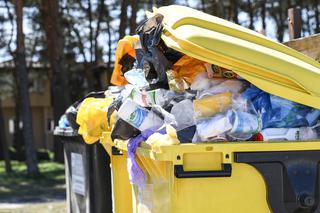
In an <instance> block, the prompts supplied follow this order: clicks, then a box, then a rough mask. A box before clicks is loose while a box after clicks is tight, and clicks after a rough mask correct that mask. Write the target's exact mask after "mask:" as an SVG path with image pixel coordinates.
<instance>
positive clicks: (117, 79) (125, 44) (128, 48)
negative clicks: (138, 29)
mask: <svg viewBox="0 0 320 213" xmlns="http://www.w3.org/2000/svg"><path fill="white" fill-rule="evenodd" d="M137 41H139V36H137V35H135V36H125V37H124V38H123V39H121V40H120V41H119V42H118V47H117V50H116V59H115V64H114V69H113V73H112V77H111V83H112V84H113V85H116V86H124V85H126V84H127V83H128V82H127V80H126V79H125V77H124V76H123V73H122V71H121V68H122V65H121V64H120V63H119V62H120V60H121V58H122V57H123V56H124V55H125V54H129V55H130V56H132V57H134V58H135V57H136V53H135V50H134V43H135V42H137Z"/></svg>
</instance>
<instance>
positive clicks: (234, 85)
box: [197, 80, 246, 99]
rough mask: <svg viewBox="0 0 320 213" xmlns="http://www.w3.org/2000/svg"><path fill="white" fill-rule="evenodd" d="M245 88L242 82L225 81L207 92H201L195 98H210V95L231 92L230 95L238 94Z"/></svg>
mask: <svg viewBox="0 0 320 213" xmlns="http://www.w3.org/2000/svg"><path fill="white" fill-rule="evenodd" d="M214 81H216V80H214ZM218 81H220V82H221V80H218ZM245 86H246V85H245V84H244V82H243V81H240V80H225V81H223V82H221V83H220V84H216V85H214V86H212V87H211V88H209V89H207V90H204V91H201V92H200V93H199V94H198V95H197V98H198V99H200V98H203V97H206V96H211V95H215V94H218V93H224V92H231V93H232V94H240V93H241V92H242V91H243V90H244V89H245Z"/></svg>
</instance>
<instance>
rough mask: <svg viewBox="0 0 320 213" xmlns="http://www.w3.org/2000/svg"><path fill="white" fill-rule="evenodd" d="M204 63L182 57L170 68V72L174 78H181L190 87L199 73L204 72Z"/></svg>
mask: <svg viewBox="0 0 320 213" xmlns="http://www.w3.org/2000/svg"><path fill="white" fill-rule="evenodd" d="M205 63H206V62H203V61H200V60H198V59H195V58H191V57H190V56H187V55H184V56H183V57H182V58H180V59H179V60H178V61H177V62H176V63H175V64H174V65H173V66H172V70H173V71H174V75H175V78H182V79H184V80H185V81H186V82H187V83H188V84H189V85H191V83H192V81H193V80H194V79H195V77H196V76H197V75H198V74H199V73H201V72H204V71H206V68H205V66H204V64H205Z"/></svg>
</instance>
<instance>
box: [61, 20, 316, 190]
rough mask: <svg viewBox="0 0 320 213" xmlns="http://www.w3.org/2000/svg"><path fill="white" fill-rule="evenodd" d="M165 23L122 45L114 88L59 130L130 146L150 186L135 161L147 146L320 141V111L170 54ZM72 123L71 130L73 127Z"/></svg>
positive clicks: (84, 103)
mask: <svg viewBox="0 0 320 213" xmlns="http://www.w3.org/2000/svg"><path fill="white" fill-rule="evenodd" d="M162 19H163V16H162V15H160V14H158V15H155V16H154V17H152V18H150V19H148V20H146V21H145V22H144V23H142V25H140V26H139V27H138V29H137V34H138V35H136V36H126V37H124V38H123V39H122V40H120V41H119V43H118V48H117V51H116V60H115V66H114V72H113V75H112V79H111V83H113V84H114V85H116V86H112V87H109V90H107V91H105V92H100V93H92V94H89V95H88V96H87V97H86V98H84V99H82V100H80V101H78V102H76V103H75V104H74V105H73V106H71V107H70V108H69V109H68V110H67V112H66V116H65V117H63V118H62V119H61V123H60V125H61V126H63V127H66V126H68V125H71V126H72V127H73V128H74V129H78V133H79V134H81V135H82V136H83V138H84V140H85V142H86V143H90V144H91V143H94V142H97V141H99V139H100V137H101V135H102V133H103V132H105V131H109V132H110V131H111V138H112V140H113V141H114V140H116V139H121V140H128V143H127V146H128V170H129V175H130V180H131V182H132V183H134V184H138V185H140V184H142V183H144V182H145V178H146V177H145V176H144V175H143V171H142V170H141V169H140V167H139V165H138V163H137V162H136V161H135V157H134V156H135V151H136V149H137V147H138V146H139V145H140V143H141V142H142V141H145V142H146V143H147V144H149V145H150V146H151V147H152V148H156V147H159V146H163V145H177V144H180V143H200V142H201V143H204V142H230V141H232V142H235V141H311V140H317V139H319V138H320V122H319V120H320V110H318V109H314V108H311V107H308V106H304V105H301V104H298V103H295V102H292V101H289V100H286V99H283V98H280V97H278V96H275V95H272V94H269V93H266V92H264V91H262V90H260V89H259V88H257V87H255V86H254V85H252V84H251V83H249V82H248V81H246V80H245V79H243V78H241V76H238V75H237V74H236V73H235V72H233V71H232V70H228V69H225V68H222V67H219V66H217V65H214V64H209V63H206V62H204V61H201V60H198V59H196V58H192V57H190V56H188V55H184V54H182V53H180V52H178V51H175V50H173V49H171V48H168V47H167V46H166V44H165V43H164V41H163V40H162V39H161V34H162V28H163V27H162V24H161V22H162ZM68 122H69V123H68Z"/></svg>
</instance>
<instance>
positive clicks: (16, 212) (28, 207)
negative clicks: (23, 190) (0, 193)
mask: <svg viewBox="0 0 320 213" xmlns="http://www.w3.org/2000/svg"><path fill="white" fill-rule="evenodd" d="M66 212H67V208H66V201H55V202H45V203H19V204H12V203H2V204H0V213H66Z"/></svg>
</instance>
